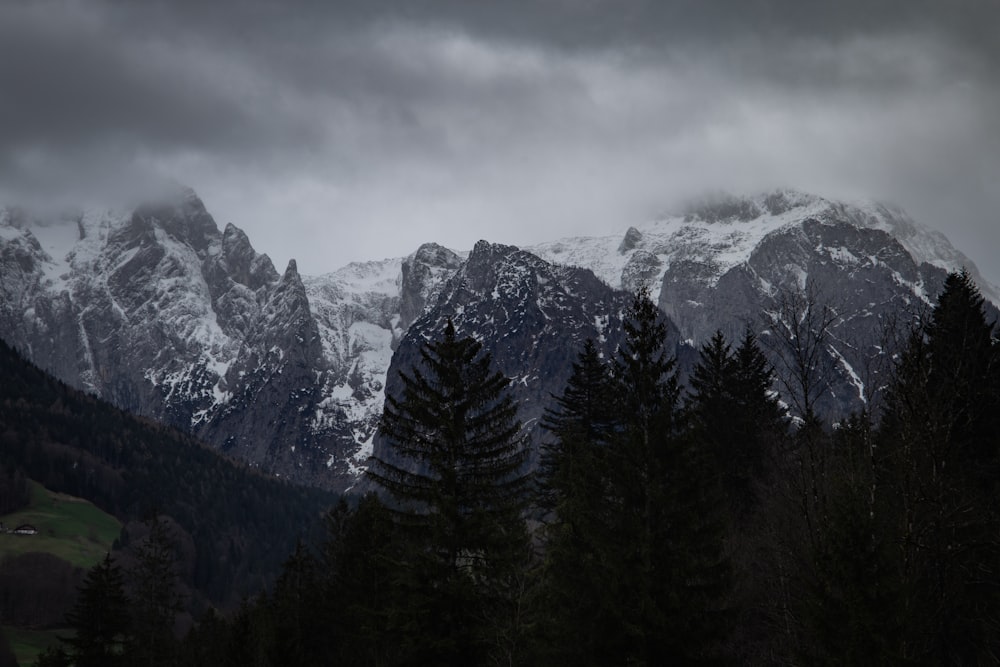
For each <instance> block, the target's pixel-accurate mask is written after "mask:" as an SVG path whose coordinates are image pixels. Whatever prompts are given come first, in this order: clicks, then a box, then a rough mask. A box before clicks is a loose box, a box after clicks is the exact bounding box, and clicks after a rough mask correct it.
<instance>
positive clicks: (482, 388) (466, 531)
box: [369, 320, 528, 664]
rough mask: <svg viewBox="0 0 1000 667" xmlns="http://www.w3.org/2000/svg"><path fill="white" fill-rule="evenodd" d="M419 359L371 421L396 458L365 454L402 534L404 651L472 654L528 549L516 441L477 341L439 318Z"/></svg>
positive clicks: (488, 637)
mask: <svg viewBox="0 0 1000 667" xmlns="http://www.w3.org/2000/svg"><path fill="white" fill-rule="evenodd" d="M421 360H422V362H423V363H422V365H421V367H420V368H415V369H413V371H412V374H408V373H405V372H403V373H401V380H402V383H403V392H402V396H401V397H395V396H387V398H386V406H385V411H384V413H383V417H382V422H381V433H382V435H383V437H385V438H386V440H387V441H388V442H389V443H390V445H391V447H392V450H393V452H394V453H395V455H396V456H397V457H398V458H396V459H395V461H398V462H393V461H388V460H384V459H376V460H375V461H374V465H373V466H372V468H371V469H370V470H369V475H370V476H371V478H372V479H374V480H375V481H376V482H377V483H378V484H379V485H380V486H381V487H382V488H384V489H385V490H387V491H388V492H389V493H390V494H391V495H392V497H393V498H394V499H395V501H396V503H397V508H396V510H397V512H398V515H399V517H400V519H401V525H402V526H404V527H405V528H406V529H407V531H408V532H409V533H410V536H411V537H410V539H412V540H413V542H412V544H413V546H412V547H411V549H410V552H411V553H410V560H409V562H407V563H405V564H404V565H403V567H401V569H400V572H401V574H403V575H408V579H407V580H406V581H405V582H401V584H402V585H403V586H402V587H403V588H404V589H405V590H406V591H408V593H409V594H410V595H411V596H412V598H411V600H410V602H409V604H408V605H407V606H408V607H409V609H408V610H407V612H408V613H406V614H404V615H403V616H402V617H401V618H400V620H401V622H402V623H403V628H402V632H403V635H404V640H405V641H408V642H409V643H410V647H411V649H412V651H413V659H414V660H416V661H423V662H433V663H436V664H473V663H482V662H483V661H485V660H486V657H487V655H488V654H489V653H490V651H491V650H492V649H495V648H496V642H495V641H494V638H495V637H496V636H497V635H498V624H502V623H503V621H502V620H501V619H504V618H507V611H509V610H510V608H511V606H512V605H513V601H512V595H513V588H514V581H513V580H514V579H515V578H516V577H517V576H519V575H520V574H521V572H520V570H521V569H522V567H523V565H524V560H525V558H526V557H527V552H528V542H527V532H526V528H525V525H524V521H523V519H522V517H521V511H522V509H523V507H524V505H525V501H526V492H527V485H528V477H527V476H526V474H525V473H524V472H523V468H524V463H525V460H526V456H527V448H526V443H525V440H524V438H523V436H522V435H521V424H520V423H519V422H518V421H517V406H516V405H515V404H514V402H513V400H512V399H511V398H510V397H509V395H507V394H506V393H505V390H506V388H507V386H508V384H509V380H508V379H507V378H506V377H504V376H503V374H501V373H500V372H498V371H494V370H493V369H492V360H491V357H490V355H489V354H487V353H483V352H482V346H481V344H480V343H479V342H477V341H476V340H475V339H473V338H470V337H464V338H459V337H458V335H457V334H456V331H455V327H454V325H453V324H452V323H451V321H450V320H449V322H448V324H447V326H446V328H445V331H444V337H443V338H442V339H441V340H440V341H437V342H428V343H427V344H426V345H425V346H424V347H423V349H422V350H421Z"/></svg>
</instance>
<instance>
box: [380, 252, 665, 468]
mask: <svg viewBox="0 0 1000 667" xmlns="http://www.w3.org/2000/svg"><path fill="white" fill-rule="evenodd" d="M630 301H631V297H630V296H629V295H627V294H626V293H624V292H621V291H617V290H613V289H611V288H610V287H609V286H607V285H606V284H604V283H603V282H601V281H600V280H598V279H597V278H596V277H595V276H594V274H593V273H592V272H591V271H589V270H587V269H580V268H572V267H564V266H559V265H554V264H550V263H548V262H546V261H544V260H542V259H539V258H538V257H536V256H535V255H532V254H531V253H528V252H525V251H522V250H519V249H517V248H515V247H513V246H505V245H498V244H491V243H488V242H486V241H480V242H479V243H477V244H476V246H475V248H474V249H473V251H472V253H471V254H470V255H469V257H468V259H467V260H466V261H465V262H464V263H463V264H462V265H461V266H460V267H459V268H458V270H457V271H456V272H455V273H454V274H453V275H452V276H451V277H450V278H449V279H448V281H447V282H446V283H445V284H444V286H443V288H442V289H441V291H440V294H439V296H438V298H437V301H436V303H435V304H434V305H433V307H432V308H431V309H430V310H428V311H427V312H425V314H424V315H423V316H422V317H420V318H418V319H417V320H416V321H415V322H414V323H413V324H412V325H411V326H410V328H409V330H408V331H407V333H406V335H405V336H404V337H403V339H402V341H401V342H400V345H399V347H398V349H397V350H396V354H395V355H393V358H392V364H391V365H390V367H389V370H388V380H387V391H388V392H389V393H390V394H391V395H394V396H399V395H401V392H402V383H401V382H400V379H399V373H400V371H405V372H407V373H409V372H412V369H413V368H414V367H419V364H420V348H421V347H422V346H423V345H424V344H425V343H426V342H427V341H428V340H434V339H437V338H440V336H441V335H442V334H443V332H444V329H445V324H446V322H447V321H448V320H449V319H451V320H452V322H453V323H454V325H455V328H456V331H457V333H458V335H459V336H472V337H474V338H476V339H477V340H479V341H481V342H482V343H483V347H484V349H485V350H486V351H488V352H490V353H491V354H492V355H493V360H494V364H495V366H496V367H497V368H498V369H499V370H500V371H501V372H502V373H504V374H505V375H506V376H508V377H509V378H511V380H512V381H511V385H510V388H509V391H510V393H511V395H512V396H513V398H514V400H515V402H516V403H517V405H518V407H519V418H520V420H521V421H522V422H523V423H524V424H525V428H526V431H527V433H528V435H529V437H530V438H531V439H532V441H533V442H534V443H536V444H537V442H538V440H539V438H540V437H541V432H540V429H539V421H540V419H541V417H542V414H543V412H544V409H545V407H546V406H547V405H549V404H550V403H549V401H550V397H551V395H552V394H560V393H562V391H563V388H564V386H565V383H566V380H567V379H568V378H569V374H570V371H571V364H572V363H573V362H574V361H576V358H577V355H578V354H579V351H580V349H581V348H582V346H583V342H584V341H585V340H586V339H587V338H591V339H593V340H595V341H598V342H599V343H600V345H601V346H602V347H603V348H604V349H605V351H606V353H608V354H610V353H611V352H612V351H613V350H614V348H615V346H616V345H617V343H618V341H619V340H620V337H621V314H622V312H623V310H624V308H625V307H626V306H627V305H628V303H629V302H630ZM678 341H679V336H678V335H677V331H676V329H671V339H670V344H671V345H674V346H676V345H678ZM374 451H375V453H376V455H377V456H379V457H380V458H384V459H386V460H389V461H393V462H395V463H397V464H400V463H402V462H400V461H395V460H394V459H393V454H392V452H391V451H390V450H389V449H388V448H386V447H385V444H384V443H383V442H382V441H381V440H380V438H378V437H376V439H375V443H374ZM537 451H538V450H537V447H534V448H533V454H534V455H535V456H537Z"/></svg>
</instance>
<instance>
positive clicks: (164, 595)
mask: <svg viewBox="0 0 1000 667" xmlns="http://www.w3.org/2000/svg"><path fill="white" fill-rule="evenodd" d="M147 526H148V527H149V534H148V535H147V536H146V537H145V538H144V539H143V541H142V543H141V544H139V546H138V548H137V549H136V562H135V564H134V566H133V567H132V568H131V570H130V572H129V578H130V579H131V582H132V589H131V590H132V604H131V614H132V626H133V627H132V630H133V641H132V646H131V648H130V653H131V654H132V658H131V659H132V661H133V662H132V664H135V665H149V666H151V667H152V666H155V665H171V664H174V662H175V660H176V658H177V651H178V645H177V640H176V639H175V637H174V621H175V619H176V616H177V614H178V613H179V612H180V610H181V598H180V595H179V593H178V579H177V571H176V561H177V558H176V555H175V553H174V547H173V544H172V542H171V539H170V533H169V529H168V527H167V523H166V520H165V519H162V518H161V517H159V516H157V515H156V514H155V513H154V514H153V515H152V516H151V517H150V519H149V521H148V522H147Z"/></svg>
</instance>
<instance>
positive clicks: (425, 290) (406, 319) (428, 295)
mask: <svg viewBox="0 0 1000 667" xmlns="http://www.w3.org/2000/svg"><path fill="white" fill-rule="evenodd" d="M461 263H462V258H461V257H459V256H458V254H457V253H455V252H454V251H452V250H449V249H448V248H445V247H444V246H441V245H438V244H437V243H425V244H423V245H421V246H420V247H419V248H418V249H417V251H416V252H415V253H413V254H412V255H410V256H409V257H407V258H406V259H404V260H403V262H402V265H401V267H400V273H401V284H400V304H399V316H400V325H401V326H402V327H403V328H406V327H408V326H409V325H410V324H411V323H412V322H413V320H415V319H416V318H417V317H419V316H420V314H421V313H423V312H424V309H425V308H426V307H427V306H428V304H430V303H432V302H433V300H434V299H435V298H436V297H437V295H438V293H439V292H440V290H441V286H442V284H443V283H444V278H445V277H446V275H450V274H451V273H453V272H454V271H455V270H456V269H458V267H459V265H460V264H461Z"/></svg>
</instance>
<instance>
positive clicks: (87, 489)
mask: <svg viewBox="0 0 1000 667" xmlns="http://www.w3.org/2000/svg"><path fill="white" fill-rule="evenodd" d="M0 378H2V381H0V470H2V471H3V474H2V475H0V477H2V479H3V481H2V482H0V503H2V505H3V511H4V512H9V511H11V510H13V509H16V508H17V507H18V506H20V505H23V504H24V503H26V502H27V495H26V492H25V489H26V480H27V479H28V478H30V479H34V480H36V481H38V482H39V483H41V484H43V485H44V486H45V487H47V488H49V489H51V490H53V491H59V492H63V493H68V494H71V495H73V496H78V497H81V498H85V499H87V500H90V501H91V502H93V503H94V504H95V505H97V506H98V507H100V508H101V509H102V510H104V511H106V512H108V513H109V514H112V515H113V516H115V517H117V518H118V519H119V520H120V521H121V522H122V523H123V524H124V526H125V528H124V530H123V534H122V535H121V537H120V538H119V541H118V544H117V545H116V546H117V548H126V549H127V548H128V547H129V545H130V542H131V541H132V540H133V538H137V537H141V536H143V535H144V534H145V532H146V531H145V529H143V528H142V522H143V521H144V520H148V519H149V518H150V516H152V514H153V513H156V514H157V515H158V516H161V517H163V518H164V519H169V522H170V525H171V530H172V539H173V541H174V542H175V544H176V551H177V552H178V553H177V557H178V571H179V574H180V575H181V580H180V583H181V584H182V585H183V587H184V588H185V590H186V591H187V592H188V593H189V595H188V596H187V598H188V599H187V600H186V602H185V608H187V609H190V610H192V611H193V612H195V613H200V612H201V610H203V609H204V608H205V607H206V606H207V605H214V606H218V607H220V608H232V607H235V606H236V605H237V604H238V603H239V601H240V599H242V598H243V597H244V596H246V595H250V594H252V593H255V592H256V591H258V590H260V589H261V588H262V587H264V586H267V585H269V584H270V583H272V582H273V580H274V578H275V577H276V575H277V573H278V571H279V570H280V567H281V563H282V561H283V560H284V559H285V557H286V556H287V554H288V552H289V551H290V550H291V549H292V548H293V547H294V545H295V542H296V540H297V539H298V538H299V537H306V538H308V537H309V535H310V531H313V532H314V533H315V532H316V531H318V530H321V525H322V516H323V514H324V513H325V512H326V511H327V510H328V509H329V507H331V506H332V505H333V504H335V503H336V502H337V498H336V497H335V496H333V495H332V494H329V493H325V492H322V491H319V490H317V489H311V488H304V487H299V486H296V485H292V484H289V483H285V482H282V481H279V480H276V479H274V478H273V477H270V476H267V475H264V474H261V473H259V472H257V471H255V470H252V469H250V468H247V467H246V466H245V465H242V464H238V463H236V462H234V461H232V460H229V459H227V458H224V457H222V456H220V455H219V454H217V453H216V452H214V451H212V450H211V449H209V448H207V447H206V446H204V445H202V444H201V443H199V442H197V441H196V440H194V439H193V438H191V437H190V436H186V435H184V434H181V433H179V432H178V431H176V430H174V429H171V428H167V427H164V426H162V425H160V424H157V423H155V422H153V421H151V420H147V419H141V418H137V417H135V416H132V415H129V414H127V413H124V412H122V411H120V410H118V409H116V408H114V407H112V406H111V405H109V404H107V403H105V402H103V401H101V400H99V399H97V398H94V397H93V396H90V395H87V394H85V393H83V392H80V391H77V390H74V389H72V388H70V387H68V386H66V385H65V384H63V383H61V382H59V381H57V380H55V379H53V378H51V377H50V376H48V375H47V374H45V373H44V372H42V371H41V370H39V369H38V368H37V367H35V366H34V365H32V364H31V363H29V362H27V361H26V360H25V359H23V358H22V357H21V356H20V355H19V354H18V353H17V352H16V351H15V350H13V349H11V348H10V347H9V346H8V345H7V344H6V343H4V342H3V341H0ZM9 565H10V564H8V566H9ZM10 620H11V619H8V620H7V621H6V622H9V621H10ZM15 620H16V619H15Z"/></svg>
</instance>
